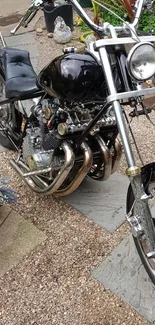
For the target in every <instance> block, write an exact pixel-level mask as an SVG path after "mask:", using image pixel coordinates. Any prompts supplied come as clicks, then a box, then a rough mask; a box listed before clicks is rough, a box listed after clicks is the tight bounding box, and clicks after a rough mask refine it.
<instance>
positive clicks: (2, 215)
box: [0, 205, 12, 227]
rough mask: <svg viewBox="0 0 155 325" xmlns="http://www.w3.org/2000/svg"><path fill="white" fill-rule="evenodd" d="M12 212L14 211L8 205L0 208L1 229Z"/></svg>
mask: <svg viewBox="0 0 155 325" xmlns="http://www.w3.org/2000/svg"><path fill="white" fill-rule="evenodd" d="M11 211H12V210H11V209H10V208H9V207H8V206H6V205H2V206H0V227H1V226H2V224H3V223H4V222H5V220H6V219H7V217H8V216H9V214H10V213H11Z"/></svg>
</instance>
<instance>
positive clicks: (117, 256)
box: [92, 235, 155, 324]
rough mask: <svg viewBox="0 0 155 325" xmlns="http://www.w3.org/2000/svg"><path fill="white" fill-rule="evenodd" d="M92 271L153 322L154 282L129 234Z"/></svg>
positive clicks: (154, 319)
mask: <svg viewBox="0 0 155 325" xmlns="http://www.w3.org/2000/svg"><path fill="white" fill-rule="evenodd" d="M92 274H93V276H94V277H95V278H96V279H97V280H98V281H100V282H101V283H102V284H104V286H105V287H106V288H108V289H110V290H111V291H112V292H114V293H115V294H117V295H118V296H119V297H121V298H122V299H123V300H124V301H125V302H127V303H128V304H130V305H131V306H132V307H134V308H135V309H136V310H137V311H138V312H139V313H140V314H142V315H143V316H144V317H146V319H147V320H148V321H149V322H151V323H153V324H154V323H155V299H154V297H155V286H154V285H153V284H152V282H151V280H150V279H149V277H148V275H147V273H146V271H145V269H144V267H143V265H142V263H141V261H140V258H139V255H138V253H137V251H136V247H135V245H134V242H133V239H132V236H131V235H129V236H127V237H126V238H125V239H124V240H123V241H122V242H121V243H120V244H119V245H118V246H117V247H116V248H115V249H114V250H113V252H112V254H111V255H109V256H108V257H107V258H106V259H105V260H104V261H103V262H102V263H101V264H100V265H99V267H97V268H96V269H95V270H94V271H93V272H92Z"/></svg>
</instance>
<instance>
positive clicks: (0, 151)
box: [0, 144, 7, 153]
mask: <svg viewBox="0 0 155 325" xmlns="http://www.w3.org/2000/svg"><path fill="white" fill-rule="evenodd" d="M4 151H7V149H6V148H4V147H3V146H1V144H0V153H2V152H4Z"/></svg>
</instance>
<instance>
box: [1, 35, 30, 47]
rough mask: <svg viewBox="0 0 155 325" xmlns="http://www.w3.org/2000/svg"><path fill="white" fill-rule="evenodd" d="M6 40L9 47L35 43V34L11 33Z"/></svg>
mask: <svg viewBox="0 0 155 325" xmlns="http://www.w3.org/2000/svg"><path fill="white" fill-rule="evenodd" d="M5 41H6V44H7V45H8V46H9V47H17V46H18V45H20V46H21V45H24V44H34V36H33V34H32V33H25V34H18V35H13V36H11V35H10V36H6V37H5Z"/></svg>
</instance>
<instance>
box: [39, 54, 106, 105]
mask: <svg viewBox="0 0 155 325" xmlns="http://www.w3.org/2000/svg"><path fill="white" fill-rule="evenodd" d="M39 83H40V85H41V87H42V88H43V89H44V90H45V91H46V92H47V93H48V94H50V95H54V96H56V97H59V98H60V99H64V100H68V101H74V102H75V101H85V100H92V99H94V100H95V99H99V98H104V97H105V95H106V94H105V92H106V89H105V85H106V83H105V78H104V74H103V72H102V68H101V66H100V65H99V64H98V62H97V60H95V59H94V57H93V56H92V55H91V54H89V53H86V52H84V53H67V54H64V55H62V56H60V57H58V58H56V59H54V60H53V61H52V62H51V63H50V64H49V65H48V66H47V67H45V68H44V69H43V70H42V71H41V72H40V75H39Z"/></svg>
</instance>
